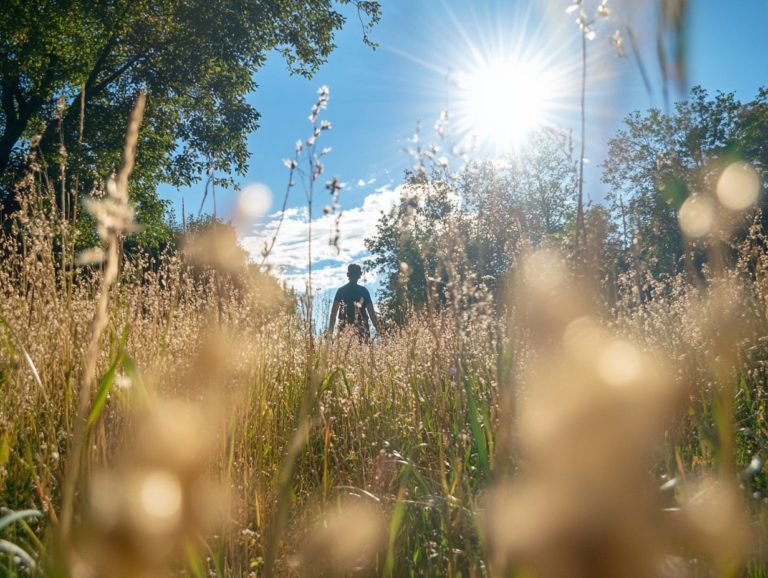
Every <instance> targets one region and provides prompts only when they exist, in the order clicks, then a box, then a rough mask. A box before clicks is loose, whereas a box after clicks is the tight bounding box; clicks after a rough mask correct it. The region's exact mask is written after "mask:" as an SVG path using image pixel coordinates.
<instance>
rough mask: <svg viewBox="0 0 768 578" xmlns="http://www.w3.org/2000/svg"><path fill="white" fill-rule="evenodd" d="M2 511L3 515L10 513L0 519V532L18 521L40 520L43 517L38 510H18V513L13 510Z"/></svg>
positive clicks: (4, 509)
mask: <svg viewBox="0 0 768 578" xmlns="http://www.w3.org/2000/svg"><path fill="white" fill-rule="evenodd" d="M2 511H3V513H5V512H10V513H9V514H8V515H7V516H3V517H2V518H0V532H2V531H3V530H5V529H6V528H7V527H8V526H10V525H11V524H13V523H14V522H18V521H19V520H24V519H26V518H41V517H42V516H43V513H42V512H40V511H38V510H19V511H18V512H14V511H13V510H8V509H6V508H3V509H2Z"/></svg>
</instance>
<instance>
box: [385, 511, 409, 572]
mask: <svg viewBox="0 0 768 578" xmlns="http://www.w3.org/2000/svg"><path fill="white" fill-rule="evenodd" d="M404 516H405V500H398V501H397V505H396V506H395V509H394V511H393V512H392V520H391V521H390V522H389V542H388V546H387V561H386V563H385V566H384V576H387V577H391V576H392V573H393V571H394V569H395V542H396V541H397V535H398V533H399V532H400V526H401V525H402V523H403V517H404Z"/></svg>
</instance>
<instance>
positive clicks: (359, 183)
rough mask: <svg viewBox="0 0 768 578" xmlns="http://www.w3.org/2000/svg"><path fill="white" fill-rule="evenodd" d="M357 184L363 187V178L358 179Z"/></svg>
mask: <svg viewBox="0 0 768 578" xmlns="http://www.w3.org/2000/svg"><path fill="white" fill-rule="evenodd" d="M357 186H358V187H364V186H365V179H358V181H357Z"/></svg>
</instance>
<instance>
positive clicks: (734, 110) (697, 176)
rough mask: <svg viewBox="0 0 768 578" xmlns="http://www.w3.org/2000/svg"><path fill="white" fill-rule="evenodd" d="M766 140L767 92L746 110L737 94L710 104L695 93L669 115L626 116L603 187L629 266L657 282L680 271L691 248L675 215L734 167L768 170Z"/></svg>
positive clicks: (705, 96) (651, 112) (612, 145)
mask: <svg viewBox="0 0 768 578" xmlns="http://www.w3.org/2000/svg"><path fill="white" fill-rule="evenodd" d="M766 136H768V91H766V89H761V90H760V92H759V94H758V96H757V98H756V99H754V100H753V101H751V102H748V103H746V104H742V103H741V102H739V101H738V100H737V99H736V98H735V96H734V94H732V93H721V92H718V93H717V94H716V95H715V96H714V97H710V96H709V94H708V93H707V91H706V90H704V89H703V88H701V87H694V88H693V89H692V90H691V93H690V95H689V97H688V99H687V100H686V101H684V102H680V103H678V104H677V105H676V106H675V108H674V110H673V111H672V112H671V113H669V114H665V113H664V112H662V111H660V110H658V109H650V110H648V111H646V112H645V113H640V112H637V111H636V112H633V113H631V114H630V115H628V116H627V117H626V118H625V120H624V127H623V128H622V129H620V130H619V131H618V133H617V134H616V136H615V137H614V138H612V139H611V140H610V141H609V143H608V155H607V158H606V161H605V162H604V163H603V166H602V168H603V179H602V180H603V182H604V183H606V184H607V185H608V186H609V187H610V192H609V194H608V196H607V199H608V202H609V206H610V209H611V212H612V217H613V219H614V222H615V223H616V224H617V226H618V228H619V234H620V236H621V237H622V241H623V246H624V248H625V250H627V251H628V252H630V253H631V259H629V262H631V263H632V265H633V266H634V267H635V268H638V269H642V270H643V271H644V272H647V273H649V274H651V275H652V276H654V277H658V276H660V275H668V274H674V273H676V272H678V271H680V270H681V268H682V257H683V254H684V251H685V243H684V240H683V237H682V234H681V233H680V227H679V225H678V219H677V211H678V209H679V208H680V206H681V205H682V203H683V201H685V199H686V198H687V196H688V194H689V192H692V191H696V192H707V191H712V190H714V186H715V184H716V182H717V178H718V177H719V175H720V173H721V172H722V170H723V168H724V166H725V165H726V164H728V163H730V162H732V161H735V160H738V159H743V160H747V161H749V162H752V163H753V164H754V165H755V166H756V167H758V168H760V167H766V166H768V165H767V164H766V162H767V161H768V147H766V145H765V142H766V140H765V139H766ZM766 176H768V175H766V173H765V171H763V179H764V180H765V178H766ZM765 184H766V183H765V182H764V186H765ZM763 202H765V201H763Z"/></svg>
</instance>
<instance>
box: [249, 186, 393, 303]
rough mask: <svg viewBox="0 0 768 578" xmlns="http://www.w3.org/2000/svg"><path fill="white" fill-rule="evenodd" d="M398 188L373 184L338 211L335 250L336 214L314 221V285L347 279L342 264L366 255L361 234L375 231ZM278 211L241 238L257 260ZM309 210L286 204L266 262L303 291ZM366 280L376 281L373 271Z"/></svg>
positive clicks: (272, 230)
mask: <svg viewBox="0 0 768 578" xmlns="http://www.w3.org/2000/svg"><path fill="white" fill-rule="evenodd" d="M400 192H401V187H397V188H395V189H390V188H389V187H388V186H383V187H379V188H377V189H376V190H375V191H374V192H373V193H371V194H370V195H368V196H367V197H365V199H364V200H363V204H362V206H359V207H353V208H351V209H343V208H342V210H341V217H340V221H339V234H340V238H339V251H338V252H337V250H336V247H334V246H333V245H332V244H331V239H332V238H333V236H334V235H335V226H336V225H335V221H336V217H337V216H338V215H337V214H334V215H322V216H319V217H316V218H315V219H313V220H312V263H313V265H312V281H313V289H315V290H317V291H324V290H327V289H330V288H332V287H338V286H339V285H342V284H343V283H344V282H345V275H344V274H345V272H346V266H347V265H348V264H349V263H351V262H353V261H355V262H361V261H364V260H366V259H367V258H369V254H368V252H367V251H366V249H365V244H364V241H365V238H366V237H370V236H371V235H372V234H373V233H374V232H375V230H376V222H377V221H378V220H379V218H380V217H381V213H382V212H387V211H389V209H390V208H391V207H392V206H394V204H395V203H396V202H397V201H398V200H399V198H400ZM279 220H280V213H279V212H277V213H272V214H271V215H270V216H269V221H268V222H267V223H266V225H264V226H263V227H260V230H259V231H258V232H257V233H256V234H253V235H248V236H244V237H242V238H241V244H242V246H243V248H244V249H245V250H246V251H248V252H249V253H250V254H251V257H252V259H254V260H255V261H260V260H261V250H262V248H263V247H264V243H265V242H269V241H270V240H271V239H272V236H273V235H274V234H275V231H276V229H277V226H278V223H279ZM307 235H308V231H307V211H306V209H305V208H295V207H294V208H290V209H288V210H286V211H285V215H284V216H283V223H282V225H281V226H280V231H279V233H278V236H277V242H276V243H275V247H274V249H273V250H272V253H271V254H270V256H269V258H268V259H267V263H268V264H270V265H271V266H272V267H273V270H274V271H275V273H276V274H277V275H278V277H280V278H281V279H283V280H285V281H286V282H287V283H288V285H290V286H291V287H293V288H295V289H296V290H299V291H303V290H304V289H305V286H306V273H307V258H308V253H307ZM363 282H364V283H368V284H372V283H374V282H375V279H373V277H372V275H371V274H368V275H366V277H365V278H364V279H363Z"/></svg>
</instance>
